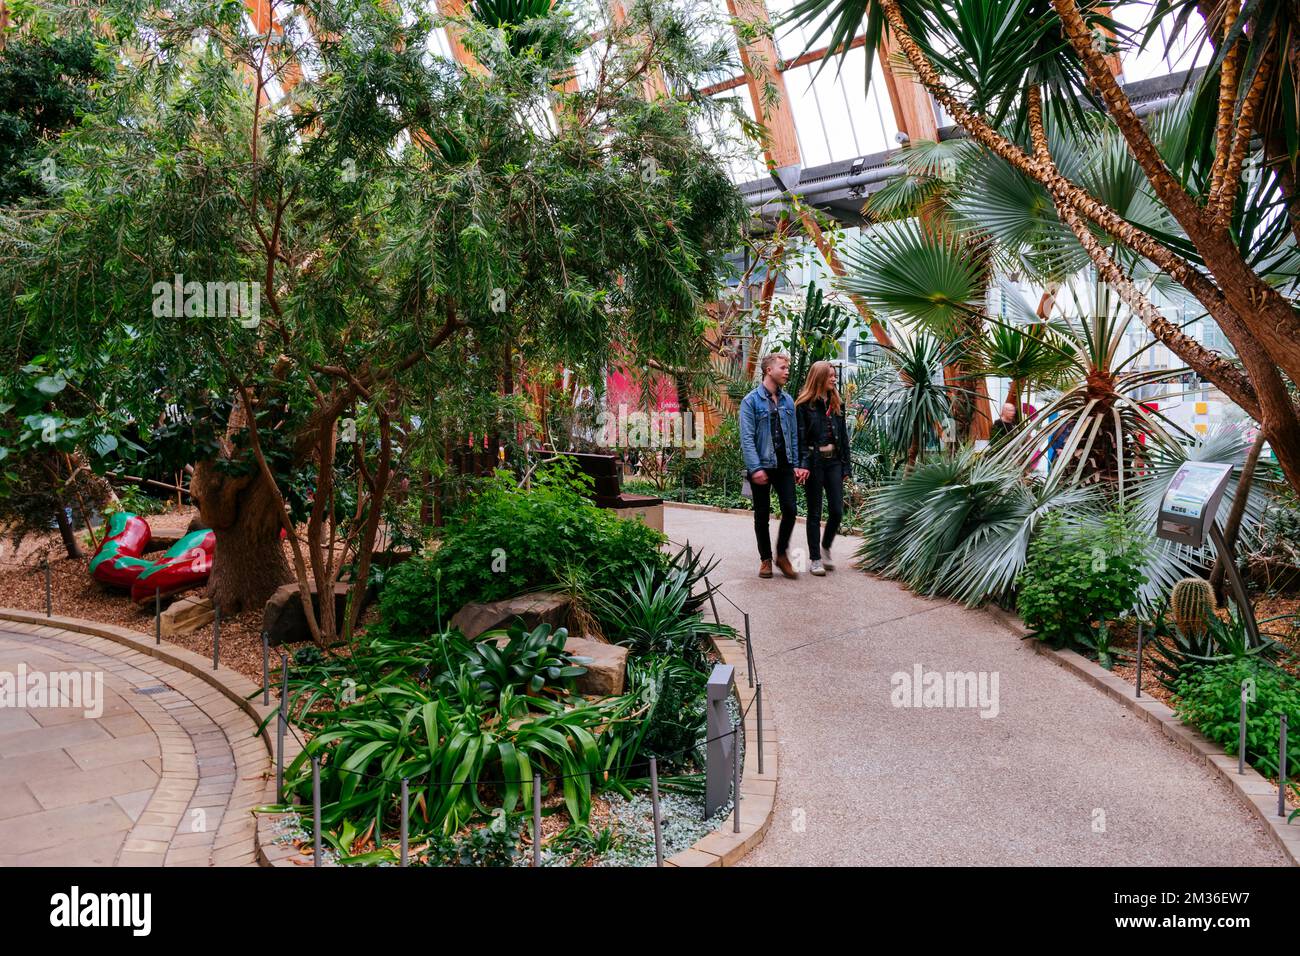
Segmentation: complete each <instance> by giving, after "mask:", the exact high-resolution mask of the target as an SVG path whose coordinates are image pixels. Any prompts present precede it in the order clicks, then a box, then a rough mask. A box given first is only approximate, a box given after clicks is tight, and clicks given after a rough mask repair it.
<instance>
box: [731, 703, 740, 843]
mask: <svg viewBox="0 0 1300 956" xmlns="http://www.w3.org/2000/svg"><path fill="white" fill-rule="evenodd" d="M731 733H732V734H733V736H732V738H731V756H732V761H731V807H732V811H731V812H732V817H733V819H734V820H735V824H734V826H733V829H734V830H735V832H736V833H739V832H740V721H739V720H738V721H736V723H735V724H734V725H733V726H732V728H731Z"/></svg>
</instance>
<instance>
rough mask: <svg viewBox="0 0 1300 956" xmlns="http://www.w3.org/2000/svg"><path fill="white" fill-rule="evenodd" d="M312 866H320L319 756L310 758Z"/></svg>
mask: <svg viewBox="0 0 1300 956" xmlns="http://www.w3.org/2000/svg"><path fill="white" fill-rule="evenodd" d="M311 825H312V863H311V865H312V866H320V757H316V756H313V757H312V758H311Z"/></svg>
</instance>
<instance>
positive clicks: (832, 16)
mask: <svg viewBox="0 0 1300 956" xmlns="http://www.w3.org/2000/svg"><path fill="white" fill-rule="evenodd" d="M1119 2H1121V3H1123V2H1133V0H1119ZM1161 6H1162V8H1163V9H1164V10H1170V9H1176V10H1178V11H1180V12H1186V13H1190V12H1191V10H1192V9H1193V6H1192V4H1191V2H1190V0H1168V3H1166V4H1163V5H1161ZM1197 6H1198V7H1199V6H1200V5H1199V4H1198V5H1197ZM1282 6H1284V5H1281V4H1262V3H1261V4H1247V5H1244V6H1243V5H1238V4H1236V3H1235V0H1234V2H1231V3H1229V2H1228V0H1223V3H1222V4H1219V3H1215V4H1214V5H1213V6H1212V7H1207V9H1209V10H1210V23H1209V28H1208V29H1209V33H1210V36H1211V37H1212V39H1213V42H1214V43H1215V44H1216V46H1217V48H1218V49H1217V53H1216V58H1215V61H1214V62H1213V63H1212V64H1211V67H1210V69H1209V70H1208V71H1207V79H1206V81H1205V82H1204V83H1202V84H1201V87H1200V89H1199V90H1198V91H1197V96H1196V98H1194V103H1195V113H1196V120H1195V122H1193V123H1192V124H1191V127H1190V129H1191V135H1188V136H1186V137H1184V138H1183V139H1181V140H1168V139H1166V140H1164V141H1161V139H1160V137H1159V135H1158V133H1159V131H1158V130H1157V129H1155V128H1154V126H1153V124H1151V123H1149V122H1144V121H1143V119H1142V118H1140V117H1139V116H1138V115H1137V112H1136V110H1135V109H1134V106H1133V103H1132V102H1131V100H1130V99H1129V97H1128V95H1127V93H1126V92H1125V90H1124V89H1123V87H1122V86H1121V84H1120V81H1119V79H1118V78H1117V76H1116V75H1115V73H1114V71H1113V61H1114V57H1115V54H1116V53H1117V51H1118V49H1119V48H1120V47H1121V46H1122V45H1125V44H1130V43H1131V42H1132V41H1131V38H1130V37H1128V36H1127V35H1126V33H1125V31H1124V29H1123V28H1122V27H1121V26H1119V25H1118V24H1117V23H1115V22H1114V20H1113V19H1111V17H1110V16H1109V15H1108V11H1109V9H1110V5H1101V4H1091V3H1082V2H1081V0H799V2H798V3H796V4H795V6H794V8H793V9H792V11H791V13H790V16H789V19H790V20H793V21H796V22H799V23H802V24H804V25H805V26H808V27H810V30H809V33H810V39H809V42H810V43H820V42H822V41H823V39H829V41H830V44H829V46H828V47H827V54H826V56H827V58H830V57H834V56H837V55H839V56H843V55H847V53H848V51H849V49H851V47H852V44H851V43H850V42H849V41H851V40H852V39H853V38H854V37H856V36H857V34H858V33H860V32H862V33H864V34H865V40H866V43H867V44H868V45H869V46H870V47H872V48H874V46H875V44H877V43H879V42H880V40H881V38H882V33H883V31H884V30H886V29H887V30H888V31H889V34H890V36H891V39H892V40H893V42H894V43H895V45H896V46H897V47H898V48H899V50H900V51H901V53H902V55H903V56H904V57H905V58H906V60H907V62H908V64H909V66H910V67H911V69H912V70H913V71H915V74H916V76H917V77H918V79H919V80H920V82H921V83H922V84H923V85H924V86H925V87H926V89H927V90H928V91H929V92H930V93H931V94H932V95H933V96H934V97H935V99H937V100H938V101H939V102H940V103H941V104H942V105H943V107H944V108H945V109H946V110H947V111H948V113H949V114H950V115H951V116H952V117H953V119H954V120H955V121H956V122H957V123H958V124H959V125H960V126H961V127H962V128H963V129H964V130H965V131H966V133H967V135H968V136H969V137H970V138H971V139H973V140H975V141H976V142H978V143H980V144H981V145H982V146H984V147H985V148H986V149H987V150H989V152H990V153H991V154H993V155H994V156H996V157H997V161H998V162H1001V163H1004V164H1006V165H1008V166H1009V167H1011V168H1013V169H1014V170H1015V171H1016V172H1017V173H1019V174H1020V175H1021V176H1022V177H1024V178H1025V179H1027V180H1029V181H1030V182H1032V183H1033V184H1035V185H1036V186H1037V187H1039V188H1041V189H1042V190H1043V191H1044V192H1045V193H1046V196H1047V199H1048V202H1049V207H1048V208H1049V209H1050V210H1051V211H1052V212H1053V213H1054V214H1055V217H1056V219H1057V221H1058V225H1057V227H1056V228H1058V229H1059V228H1061V227H1064V228H1065V229H1068V231H1069V232H1070V233H1072V234H1073V235H1074V236H1075V237H1076V239H1077V240H1078V242H1079V245H1080V246H1081V247H1082V249H1083V251H1084V253H1085V254H1086V255H1087V258H1088V260H1089V261H1090V262H1091V263H1092V265H1093V266H1094V267H1095V268H1096V270H1097V272H1098V274H1099V275H1100V276H1101V278H1102V279H1103V280H1104V281H1105V282H1106V283H1107V284H1108V286H1109V287H1110V288H1111V289H1112V290H1113V291H1114V293H1115V294H1116V295H1118V296H1119V297H1120V298H1122V299H1123V301H1124V302H1125V304H1126V305H1127V306H1128V308H1129V309H1130V310H1131V312H1132V313H1133V314H1134V315H1135V316H1137V317H1138V318H1139V319H1140V321H1141V322H1142V323H1143V324H1144V325H1145V326H1146V327H1147V328H1148V329H1149V330H1150V331H1151V332H1152V334H1153V335H1155V336H1156V337H1157V338H1158V339H1160V340H1161V341H1162V342H1164V343H1165V344H1166V345H1167V346H1168V347H1169V348H1170V350H1171V351H1173V352H1174V353H1175V354H1176V355H1177V356H1178V357H1179V358H1180V360H1182V361H1183V362H1185V363H1186V364H1187V365H1188V366H1189V367H1190V368H1191V369H1193V370H1194V371H1195V372H1196V373H1197V374H1199V375H1200V376H1201V377H1202V378H1205V379H1207V380H1208V381H1210V382H1212V383H1214V384H1215V385H1216V386H1217V387H1218V388H1219V389H1220V391H1222V392H1223V393H1224V394H1225V395H1227V396H1228V397H1229V399H1230V400H1231V401H1233V402H1235V403H1236V404H1237V405H1238V406H1240V407H1241V408H1242V409H1243V410H1245V411H1246V413H1247V414H1249V415H1250V416H1251V417H1252V418H1254V419H1256V420H1257V421H1259V422H1260V423H1261V425H1262V427H1263V429H1264V431H1265V433H1266V435H1267V439H1268V441H1269V443H1270V445H1271V446H1272V448H1273V450H1274V452H1275V453H1276V455H1277V457H1278V460H1279V463H1280V464H1281V466H1282V469H1283V471H1284V473H1285V474H1286V476H1287V480H1288V482H1289V483H1290V484H1291V486H1292V487H1293V488H1296V489H1300V407H1297V404H1296V402H1295V400H1294V398H1293V396H1292V394H1291V393H1290V392H1289V390H1288V387H1287V384H1288V381H1289V382H1290V384H1291V385H1292V386H1294V385H1296V384H1300V310H1297V308H1296V288H1295V285H1294V283H1291V284H1275V283H1274V282H1273V281H1272V276H1273V273H1274V272H1276V271H1277V263H1278V260H1279V258H1282V257H1286V256H1288V255H1291V254H1293V250H1294V248H1295V244H1296V237H1297V236H1298V235H1300V230H1296V229H1293V228H1291V227H1292V226H1293V225H1294V219H1291V221H1288V217H1286V216H1280V215H1277V211H1278V210H1279V209H1283V208H1284V209H1286V210H1287V211H1294V208H1295V201H1296V190H1295V185H1296V184H1295V181H1294V180H1295V177H1294V156H1295V154H1296V150H1297V146H1296V137H1295V136H1294V130H1295V129H1296V128H1297V124H1296V122H1295V90H1296V86H1295V82H1294V81H1295V74H1294V71H1295V70H1296V69H1297V64H1298V63H1300V48H1298V47H1297V39H1296V31H1295V29H1294V28H1295V26H1296V20H1297V17H1296V13H1295V10H1294V9H1293V8H1292V7H1291V6H1287V10H1288V11H1289V12H1287V13H1279V12H1277V11H1278V10H1279V9H1280V8H1281V7H1282ZM1220 10H1222V11H1224V13H1225V15H1224V16H1221V17H1218V18H1217V19H1216V16H1215V11H1220ZM1238 11H1240V12H1241V16H1240V17H1238V16H1236V14H1237V13H1238ZM1107 37H1110V38H1111V39H1107ZM1280 64H1284V65H1280ZM1277 110H1281V111H1282V112H1281V114H1280V115H1281V116H1283V119H1282V120H1281V121H1275V120H1276V117H1277V116H1278V115H1279V114H1278V112H1277ZM1286 117H1290V125H1289V126H1288V125H1287V120H1286ZM1266 122H1268V123H1270V124H1272V125H1271V126H1269V127H1267V128H1263V127H1264V124H1265V123H1266ZM1261 132H1262V133H1265V134H1267V135H1270V136H1271V135H1272V134H1274V133H1278V134H1279V135H1283V136H1285V137H1286V143H1285V150H1284V151H1285V153H1286V159H1287V162H1286V163H1282V164H1279V165H1278V166H1277V167H1272V166H1267V165H1266V166H1263V167H1261V168H1260V172H1259V174H1258V175H1257V176H1251V175H1248V174H1247V173H1246V169H1247V167H1248V166H1249V165H1250V163H1248V160H1249V159H1250V158H1251V157H1254V156H1258V155H1259V153H1258V150H1256V149H1255V148H1254V147H1253V146H1252V142H1253V141H1254V139H1255V137H1256V135H1257V134H1258V133H1261ZM1068 137H1073V138H1076V139H1077V140H1079V141H1080V142H1081V143H1082V144H1083V146H1082V148H1081V149H1080V150H1078V151H1077V153H1078V155H1080V156H1082V157H1083V160H1084V161H1083V162H1082V163H1080V164H1079V165H1077V166H1071V165H1070V164H1069V163H1068V162H1067V161H1066V159H1067V157H1065V156H1062V155H1061V154H1059V153H1058V151H1057V146H1058V144H1059V143H1060V142H1061V141H1062V140H1063V139H1065V138H1068ZM1110 144H1113V145H1114V147H1115V149H1114V150H1112V149H1110ZM1133 172H1135V179H1134V182H1135V185H1136V186H1137V189H1136V190H1135V193H1133V194H1141V195H1143V196H1149V197H1151V207H1152V212H1153V214H1155V215H1156V216H1157V218H1162V219H1165V220H1167V226H1166V227H1164V228H1152V227H1150V226H1148V225H1146V224H1144V223H1140V222H1136V221H1134V220H1132V219H1131V218H1130V217H1129V216H1127V215H1125V214H1124V213H1123V212H1122V211H1121V210H1119V209H1117V208H1116V207H1115V206H1114V205H1112V204H1111V203H1110V202H1108V201H1106V200H1105V199H1104V198H1102V197H1100V196H1099V195H1098V194H1097V191H1096V189H1095V188H1094V187H1093V184H1091V183H1090V182H1089V178H1090V176H1092V174H1094V173H1099V174H1100V175H1102V176H1105V177H1109V176H1111V175H1112V174H1115V175H1121V176H1123V177H1126V178H1128V177H1129V174H1130V173H1133ZM1133 194H1131V195H1133ZM1288 249H1289V250H1291V252H1288ZM1117 250H1122V251H1123V255H1117ZM1143 260H1145V261H1149V262H1150V263H1151V264H1152V266H1154V268H1155V269H1157V270H1159V271H1160V272H1161V273H1162V274H1163V275H1164V276H1165V277H1166V278H1167V279H1168V280H1169V281H1171V282H1174V283H1177V284H1178V285H1180V286H1182V287H1183V288H1184V289H1186V290H1187V292H1188V293H1189V294H1190V295H1191V296H1192V297H1193V298H1195V299H1196V300H1197V301H1198V302H1199V303H1200V304H1201V307H1202V308H1203V309H1204V310H1205V311H1206V312H1207V313H1208V314H1209V315H1210V316H1211V317H1212V318H1213V320H1214V321H1215V322H1216V323H1217V324H1218V325H1219V327H1220V329H1221V330H1222V331H1223V333H1224V334H1225V335H1226V336H1227V337H1228V338H1229V340H1230V341H1231V342H1232V344H1233V346H1234V348H1235V350H1236V352H1237V355H1238V356H1239V358H1240V362H1239V363H1238V362H1233V361H1231V360H1229V359H1228V358H1226V357H1224V356H1223V355H1221V354H1219V353H1217V352H1215V351H1213V350H1211V349H1209V348H1206V347H1205V346H1204V345H1203V344H1201V343H1200V342H1198V341H1196V340H1195V339H1193V338H1191V337H1190V336H1188V335H1186V334H1185V333H1184V332H1183V330H1182V329H1181V328H1180V327H1179V326H1178V325H1177V324H1176V323H1174V322H1171V321H1169V320H1168V319H1167V318H1166V317H1164V316H1163V315H1161V313H1160V311H1159V309H1158V308H1157V307H1156V306H1155V305H1154V304H1153V302H1152V301H1151V299H1150V297H1149V296H1148V294H1147V290H1146V289H1144V287H1143V284H1142V282H1141V280H1140V278H1139V279H1138V281H1135V276H1134V274H1133V265H1134V263H1137V262H1141V261H1143Z"/></svg>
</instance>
